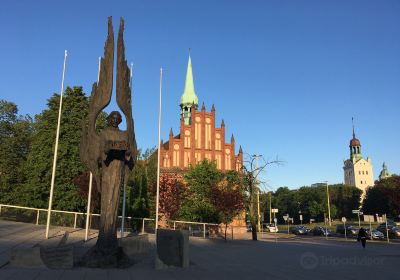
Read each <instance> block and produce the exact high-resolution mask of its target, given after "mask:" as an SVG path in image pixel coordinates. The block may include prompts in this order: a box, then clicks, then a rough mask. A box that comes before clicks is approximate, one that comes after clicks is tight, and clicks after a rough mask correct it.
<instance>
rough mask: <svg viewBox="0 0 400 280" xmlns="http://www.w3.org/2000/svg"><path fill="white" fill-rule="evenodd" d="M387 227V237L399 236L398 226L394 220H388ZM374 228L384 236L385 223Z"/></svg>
mask: <svg viewBox="0 0 400 280" xmlns="http://www.w3.org/2000/svg"><path fill="white" fill-rule="evenodd" d="M387 228H388V232H389V237H392V238H393V237H394V238H400V228H398V227H397V226H396V224H395V223H394V222H390V223H389V222H388V225H387ZM376 229H377V230H378V231H380V232H382V233H383V235H384V236H386V223H382V224H380V225H379V226H378V227H377V228H376Z"/></svg>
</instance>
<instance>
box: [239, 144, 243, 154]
mask: <svg viewBox="0 0 400 280" xmlns="http://www.w3.org/2000/svg"><path fill="white" fill-rule="evenodd" d="M239 154H243V150H242V145H240V146H239Z"/></svg>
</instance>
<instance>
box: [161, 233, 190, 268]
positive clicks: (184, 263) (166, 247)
mask: <svg viewBox="0 0 400 280" xmlns="http://www.w3.org/2000/svg"><path fill="white" fill-rule="evenodd" d="M164 266H177V267H189V232H188V231H185V230H169V229H158V230H157V256H156V268H157V269H162V268H163V267H164Z"/></svg>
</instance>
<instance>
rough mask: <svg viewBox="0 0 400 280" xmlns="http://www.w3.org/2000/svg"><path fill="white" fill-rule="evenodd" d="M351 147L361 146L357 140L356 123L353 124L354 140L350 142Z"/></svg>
mask: <svg viewBox="0 0 400 280" xmlns="http://www.w3.org/2000/svg"><path fill="white" fill-rule="evenodd" d="M351 121H353V118H351ZM350 146H351V147H358V146H361V142H360V140H358V139H357V138H356V133H355V132H354V123H353V138H352V139H351V140H350Z"/></svg>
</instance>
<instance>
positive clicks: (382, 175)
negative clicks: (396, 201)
mask: <svg viewBox="0 0 400 280" xmlns="http://www.w3.org/2000/svg"><path fill="white" fill-rule="evenodd" d="M389 177H392V174H390V172H389V170H388V169H387V166H386V163H383V165H382V171H381V173H380V174H379V180H383V179H386V178H389Z"/></svg>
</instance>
